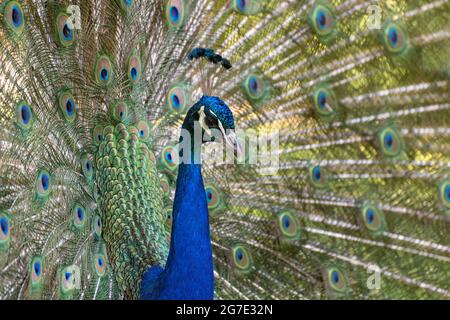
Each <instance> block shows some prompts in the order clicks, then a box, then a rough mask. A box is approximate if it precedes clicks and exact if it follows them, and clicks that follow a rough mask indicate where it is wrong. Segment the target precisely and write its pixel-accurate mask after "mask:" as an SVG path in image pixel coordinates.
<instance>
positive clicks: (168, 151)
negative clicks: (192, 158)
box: [161, 146, 178, 172]
mask: <svg viewBox="0 0 450 320" xmlns="http://www.w3.org/2000/svg"><path fill="white" fill-rule="evenodd" d="M161 164H162V165H163V167H164V168H166V169H169V171H171V172H172V171H174V170H175V169H176V168H177V164H178V155H177V153H176V150H175V149H174V148H173V147H172V146H167V147H165V148H164V149H163V150H162V153H161Z"/></svg>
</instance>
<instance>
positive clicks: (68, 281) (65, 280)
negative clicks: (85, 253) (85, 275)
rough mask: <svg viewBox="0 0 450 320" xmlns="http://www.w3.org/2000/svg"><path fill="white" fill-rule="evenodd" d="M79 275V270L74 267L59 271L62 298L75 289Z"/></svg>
mask: <svg viewBox="0 0 450 320" xmlns="http://www.w3.org/2000/svg"><path fill="white" fill-rule="evenodd" d="M79 273H80V268H79V267H77V266H75V265H72V266H68V267H65V268H63V269H61V270H60V273H59V283H60V289H61V293H62V294H63V296H64V295H67V294H70V292H72V291H73V290H74V289H75V287H76V284H77V277H78V276H79Z"/></svg>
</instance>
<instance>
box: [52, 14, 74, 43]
mask: <svg viewBox="0 0 450 320" xmlns="http://www.w3.org/2000/svg"><path fill="white" fill-rule="evenodd" d="M56 32H57V34H58V40H59V44H60V45H61V46H63V47H70V46H71V45H73V44H74V41H75V30H74V29H72V28H71V25H69V16H68V15H67V14H65V13H60V14H59V15H58V16H57V17H56Z"/></svg>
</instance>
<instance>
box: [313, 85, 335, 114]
mask: <svg viewBox="0 0 450 320" xmlns="http://www.w3.org/2000/svg"><path fill="white" fill-rule="evenodd" d="M313 102H314V111H315V112H316V113H317V114H318V115H319V116H320V117H323V118H330V117H333V116H334V115H335V114H336V104H337V103H336V98H335V96H334V93H333V92H332V91H331V90H330V89H328V88H326V87H320V88H318V89H317V90H316V91H315V92H314V94H313Z"/></svg>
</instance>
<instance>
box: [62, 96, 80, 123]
mask: <svg viewBox="0 0 450 320" xmlns="http://www.w3.org/2000/svg"><path fill="white" fill-rule="evenodd" d="M58 101H59V109H60V110H61V113H62V114H63V116H64V119H65V120H66V121H67V122H69V123H71V122H73V120H75V117H76V105H75V99H74V98H73V95H72V92H71V91H70V90H65V91H63V92H61V93H60V94H59V97H58Z"/></svg>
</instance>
